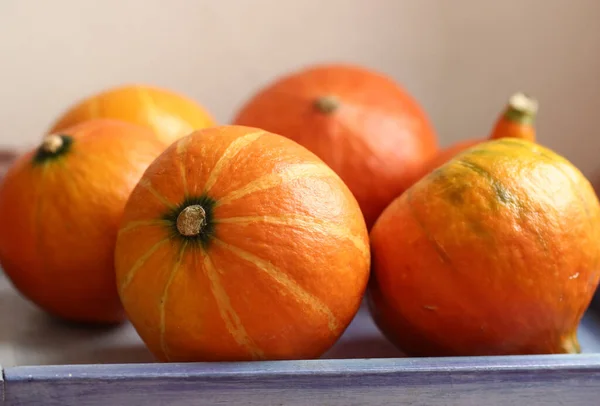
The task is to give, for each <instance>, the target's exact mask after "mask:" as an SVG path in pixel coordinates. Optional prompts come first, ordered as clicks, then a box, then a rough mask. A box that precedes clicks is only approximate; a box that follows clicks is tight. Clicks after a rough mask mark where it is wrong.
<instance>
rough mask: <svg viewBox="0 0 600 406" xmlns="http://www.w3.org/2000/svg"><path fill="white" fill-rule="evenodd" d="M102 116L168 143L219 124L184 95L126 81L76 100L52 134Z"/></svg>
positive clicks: (57, 123) (57, 121) (201, 107)
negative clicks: (141, 127)
mask: <svg viewBox="0 0 600 406" xmlns="http://www.w3.org/2000/svg"><path fill="white" fill-rule="evenodd" d="M98 118H110V119H117V120H123V121H127V122H130V123H134V124H138V125H141V126H143V127H146V128H149V129H150V130H152V131H153V132H154V133H155V135H156V136H157V138H158V139H159V140H160V141H161V142H163V143H164V144H165V145H170V144H171V143H172V142H174V141H175V140H177V139H180V138H182V137H184V136H186V135H188V134H189V133H191V132H192V131H194V130H198V129H201V128H206V127H212V126H214V125H216V121H215V119H214V118H213V117H212V115H211V114H210V113H209V112H208V111H207V110H206V109H205V108H204V107H203V106H201V105H200V104H198V103H197V102H196V101H195V100H193V99H192V98H190V97H188V96H186V95H184V94H181V93H178V92H175V91H172V90H170V89H166V88H161V87H158V86H151V85H145V84H125V85H119V86H115V87H111V88H108V89H104V90H102V91H100V92H97V93H94V94H91V95H88V96H87V97H85V98H84V99H82V100H79V101H77V102H75V103H73V104H72V105H71V106H69V107H68V109H67V110H66V111H65V112H63V113H62V115H61V116H60V117H58V118H57V119H56V120H55V122H54V123H53V124H52V125H51V127H50V129H49V131H48V133H56V132H60V131H62V130H63V129H65V128H68V127H70V126H73V125H76V124H79V123H82V122H84V121H87V120H90V119H98Z"/></svg>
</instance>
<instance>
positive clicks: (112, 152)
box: [0, 120, 164, 323]
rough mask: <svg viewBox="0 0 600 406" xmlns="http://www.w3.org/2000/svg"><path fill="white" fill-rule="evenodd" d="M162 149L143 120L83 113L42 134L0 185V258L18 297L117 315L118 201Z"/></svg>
mask: <svg viewBox="0 0 600 406" xmlns="http://www.w3.org/2000/svg"><path fill="white" fill-rule="evenodd" d="M163 149H164V145H162V144H161V143H159V142H158V141H157V140H156V138H155V136H154V134H152V132H151V131H150V130H148V129H146V128H144V127H140V126H137V125H134V124H130V123H126V122H120V121H116V120H91V121H87V122H85V123H82V124H80V125H76V126H73V127H71V128H68V129H65V130H64V131H62V132H61V133H59V134H52V135H48V136H46V137H45V138H44V141H43V142H42V144H41V146H39V147H38V148H37V149H35V150H32V151H29V152H28V153H25V154H24V155H22V156H20V157H19V158H18V159H17V160H16V161H15V162H14V164H13V165H12V166H11V167H10V168H9V170H8V172H7V173H6V175H5V177H4V179H3V181H2V185H1V186H0V264H1V265H2V268H3V269H4V271H5V273H6V275H7V276H8V278H9V279H10V281H12V283H13V285H14V286H15V287H16V288H17V289H18V291H20V292H21V294H23V296H25V297H26V298H28V299H30V300H31V301H33V302H34V303H35V304H37V305H38V306H39V307H40V308H42V309H44V310H45V311H47V312H49V313H51V314H52V315H54V316H57V317H60V318H63V319H66V320H70V321H75V322H87V323H115V322H119V321H121V320H123V319H124V316H125V314H124V312H123V309H122V306H121V304H120V301H119V296H118V294H117V289H116V284H115V270H114V247H115V242H116V237H117V229H118V226H119V222H120V220H121V216H122V214H123V209H124V207H125V202H126V201H127V198H128V197H129V193H130V192H131V190H133V188H134V186H135V185H136V183H137V181H138V180H139V179H140V177H141V176H142V173H143V171H144V170H145V169H146V167H147V166H148V165H149V164H150V162H152V160H153V159H154V158H156V157H157V156H158V155H159V154H160V153H161V152H162V151H163Z"/></svg>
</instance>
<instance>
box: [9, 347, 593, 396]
mask: <svg viewBox="0 0 600 406" xmlns="http://www.w3.org/2000/svg"><path fill="white" fill-rule="evenodd" d="M5 379H6V381H7V387H6V397H5V405H4V406H24V405H48V406H54V405H56V406H58V405H60V406H91V405H115V406H116V405H118V406H121V405H123V406H125V405H145V406H155V405H157V406H158V405H181V406H187V405H190V406H191V405H232V404H236V405H261V406H265V405H293V406H300V405H303V406H305V405H340V406H341V405H344V406H351V405H371V406H376V405H431V406H436V405H446V406H449V405H456V406H459V405H460V406H463V405H477V406H500V405H513V406H516V405H532V406H533V405H535V406H537V405H540V406H542V405H544V406H547V405H569V406H597V405H598V404H599V399H600V354H597V355H579V356H526V357H481V358H476V359H475V358H470V357H464V358H446V359H444V358H438V359H431V358H422V359H408V358H404V359H402V358H397V359H374V360H317V361H304V362H299V361H289V362H260V363H240V364H233V363H232V364H149V365H148V364H137V365H96V366H46V367H16V368H10V369H8V370H6V372H5Z"/></svg>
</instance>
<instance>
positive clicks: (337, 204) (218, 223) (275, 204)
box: [115, 126, 370, 361]
mask: <svg viewBox="0 0 600 406" xmlns="http://www.w3.org/2000/svg"><path fill="white" fill-rule="evenodd" d="M208 145H210V148H208V147H207V146H208ZM265 151H270V153H267V154H265V153H264V152H265ZM198 162H201V166H193V168H194V170H191V169H192V167H191V166H190V165H197V163H198ZM240 165H243V167H244V168H245V171H244V174H246V175H248V177H246V178H244V177H240V176H239V171H238V170H236V168H238V167H239V166H240ZM232 177H233V178H232ZM265 238H266V240H265ZM300 245H301V246H303V247H305V248H306V249H307V250H310V252H311V253H310V255H308V254H307V252H302V251H298V250H297V249H295V248H294V247H296V246H300ZM327 247H329V248H327ZM333 247H335V249H333ZM315 261H316V262H315ZM115 263H116V267H117V272H116V273H117V284H118V286H119V287H120V289H119V293H120V296H121V298H122V302H123V304H124V307H125V309H126V311H127V313H128V316H129V319H130V320H131V321H132V324H133V325H134V327H135V328H136V330H137V331H138V333H139V334H140V336H141V337H142V339H143V340H144V342H145V343H146V344H147V345H148V348H149V349H150V350H151V351H152V353H153V354H155V356H156V357H157V358H158V359H159V360H161V361H194V360H260V359H290V358H314V357H316V356H318V355H320V354H322V353H323V352H324V351H325V350H326V349H328V348H330V346H331V345H333V343H334V342H335V340H337V338H338V337H339V336H340V335H341V333H342V332H343V330H344V329H345V328H346V327H347V325H348V324H349V322H350V321H351V320H352V317H353V315H354V314H355V313H356V311H358V307H359V305H360V302H361V298H362V295H363V294H364V291H365V289H366V283H367V280H368V273H369V264H370V252H369V248H368V233H367V229H366V225H365V223H364V219H363V218H362V215H361V211H360V207H359V206H358V203H357V202H356V200H355V199H354V197H353V196H352V194H351V192H350V191H349V190H348V189H347V187H346V186H345V185H344V184H343V182H342V181H341V179H340V178H339V176H337V175H336V174H335V172H333V171H332V170H331V169H330V168H328V167H327V166H326V165H325V164H324V163H323V162H322V161H320V160H319V159H318V158H317V157H316V156H314V154H312V153H310V152H309V151H307V150H306V149H304V148H303V147H301V146H299V145H298V144H296V143H293V142H291V141H289V140H287V139H285V138H283V137H280V136H276V135H274V134H271V133H267V132H264V131H262V130H257V129H256V128H248V127H240V126H224V128H217V129H207V130H203V131H200V132H199V133H198V134H197V135H196V136H194V134H192V135H190V136H188V137H186V138H184V139H182V140H180V141H178V142H176V143H174V144H173V145H171V146H170V147H169V148H168V149H167V150H166V151H165V152H164V153H163V154H162V155H161V156H160V157H159V158H158V159H157V160H156V161H155V162H154V163H153V164H152V165H151V167H150V168H149V169H148V171H147V172H146V174H145V176H144V177H143V179H142V180H141V181H140V182H139V183H138V187H137V188H136V189H135V190H134V192H133V193H132V194H131V197H130V200H129V202H128V205H127V208H126V209H125V216H124V219H123V222H122V225H121V230H120V231H119V236H118V241H117V249H116V253H115ZM317 264H320V265H317ZM340 264H344V265H340ZM320 266H322V267H323V269H322V270H319V269H318V268H319V267H320ZM308 275H310V278H308ZM338 277H339V278H340V280H339V281H337V282H335V278H338ZM307 278H308V279H307ZM332 284H333V285H335V286H337V287H338V288H339V289H345V293H344V294H343V295H337V294H336V295H327V294H325V292H324V291H323V289H324V286H333V285H332ZM192 292H194V293H193V294H192ZM265 297H266V298H265ZM144 303H147V304H144ZM248 303H252V306H248ZM157 304H158V306H157ZM200 304H202V305H201V306H200V307H198V306H199V305H200ZM273 304H276V305H277V306H276V309H274V308H273ZM178 309H185V312H183V311H182V310H178ZM194 310H195V311H194ZM267 313H268V314H270V317H268V318H267V319H265V317H264V314H267ZM190 315H191V316H190ZM186 320H188V321H186ZM175 323H176V325H177V326H178V328H174V325H175ZM197 326H202V328H201V329H198V327H197ZM209 333H210V334H209ZM278 337H279V338H278Z"/></svg>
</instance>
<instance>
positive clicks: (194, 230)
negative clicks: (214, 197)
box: [177, 204, 206, 237]
mask: <svg viewBox="0 0 600 406" xmlns="http://www.w3.org/2000/svg"><path fill="white" fill-rule="evenodd" d="M205 225H206V212H205V211H204V209H203V208H202V206H200V205H199V204H193V205H191V206H187V207H186V208H185V209H183V210H181V213H179V215H178V216H177V231H179V233H180V234H181V235H183V236H186V237H195V236H197V235H199V234H200V232H201V231H202V228H204V226H205Z"/></svg>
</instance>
